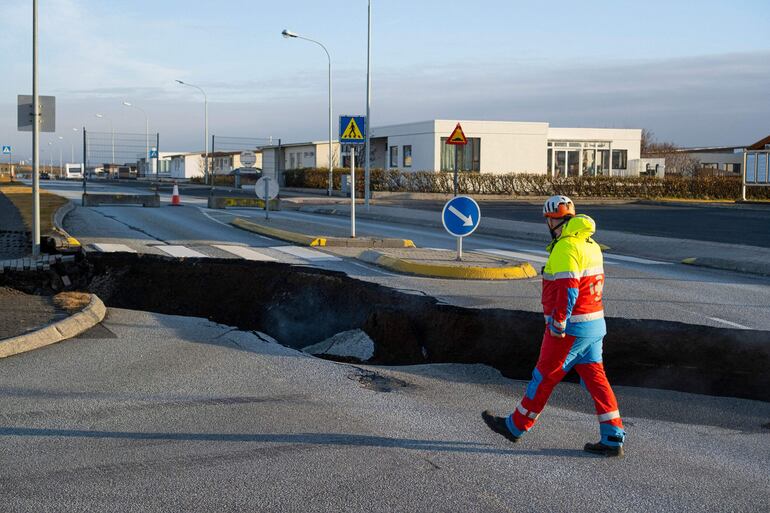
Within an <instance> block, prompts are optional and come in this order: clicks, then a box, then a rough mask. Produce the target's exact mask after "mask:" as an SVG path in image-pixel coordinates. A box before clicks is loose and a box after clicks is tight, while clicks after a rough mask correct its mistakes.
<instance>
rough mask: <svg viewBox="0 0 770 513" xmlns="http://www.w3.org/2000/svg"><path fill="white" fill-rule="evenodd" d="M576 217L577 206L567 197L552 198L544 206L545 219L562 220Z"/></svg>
mask: <svg viewBox="0 0 770 513" xmlns="http://www.w3.org/2000/svg"><path fill="white" fill-rule="evenodd" d="M574 215H575V204H574V203H572V200H571V199H569V198H568V197H567V196H560V195H557V196H551V197H550V198H548V199H547V200H545V204H544V205H543V217H550V218H552V219H562V218H564V217H567V216H574Z"/></svg>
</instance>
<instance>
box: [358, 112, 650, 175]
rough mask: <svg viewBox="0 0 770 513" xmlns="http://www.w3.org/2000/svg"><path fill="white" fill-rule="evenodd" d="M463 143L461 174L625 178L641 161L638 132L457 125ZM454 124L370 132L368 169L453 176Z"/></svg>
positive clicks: (446, 122)
mask: <svg viewBox="0 0 770 513" xmlns="http://www.w3.org/2000/svg"><path fill="white" fill-rule="evenodd" d="M460 123H461V125H462V128H463V131H464V133H465V135H466V137H467V138H468V144H467V145H466V146H459V147H457V148H458V149H457V155H458V160H459V162H460V169H461V170H464V171H478V172H483V173H499V174H503V173H535V174H550V175H556V176H581V175H584V174H585V175H596V174H600V175H610V174H611V175H613V176H618V175H628V174H632V173H633V171H632V167H633V168H635V169H639V168H640V167H641V166H639V165H635V166H631V165H630V163H632V162H635V161H637V160H638V159H639V158H640V147H641V139H642V131H641V129H615V128H553V127H550V126H549V124H548V123H529V122H510V121H467V120H466V121H460ZM455 125H457V121H456V120H455V121H449V120H432V121H424V122H419V123H406V124H400V125H391V126H384V127H374V128H373V129H372V134H371V138H372V139H371V159H372V167H374V168H383V169H399V170H403V171H408V170H412V171H452V170H453V169H454V162H455V147H454V146H450V145H447V144H445V142H446V140H447V139H448V137H449V135H450V134H451V133H452V131H453V130H454V128H455Z"/></svg>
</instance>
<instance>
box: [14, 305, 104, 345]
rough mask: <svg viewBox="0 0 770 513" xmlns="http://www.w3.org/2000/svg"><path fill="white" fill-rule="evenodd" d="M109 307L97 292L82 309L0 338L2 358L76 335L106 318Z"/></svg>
mask: <svg viewBox="0 0 770 513" xmlns="http://www.w3.org/2000/svg"><path fill="white" fill-rule="evenodd" d="M106 314H107V308H106V307H105V306H104V303H102V300H101V299H99V298H98V297H97V296H96V295H95V294H91V300H90V301H89V303H88V305H87V306H86V307H85V308H84V309H83V310H81V311H79V312H77V313H75V314H73V315H71V316H69V317H67V318H66V319H62V320H61V321H58V322H55V323H53V324H49V325H48V326H46V327H44V328H41V329H39V330H36V331H33V332H30V333H25V334H24V335H19V336H17V337H11V338H6V339H3V340H0V358H6V357H8V356H13V355H17V354H20V353H26V352H28V351H32V350H34V349H39V348H41V347H45V346H49V345H51V344H56V343H57V342H61V341H62V340H66V339H68V338H72V337H76V336H78V335H80V334H81V333H83V332H84V331H87V330H89V329H91V328H93V327H94V326H96V325H97V324H99V323H100V322H102V320H104V316H105V315H106Z"/></svg>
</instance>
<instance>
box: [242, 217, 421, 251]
mask: <svg viewBox="0 0 770 513" xmlns="http://www.w3.org/2000/svg"><path fill="white" fill-rule="evenodd" d="M230 224H232V225H233V226H235V227H237V228H240V229H242V230H246V231H249V232H254V233H258V234H259V235H264V236H265V237H271V238H274V239H280V240H285V241H288V242H293V243H295V244H302V245H303V246H316V247H347V248H413V247H415V246H414V242H412V241H411V240H409V239H378V238H370V237H362V238H359V239H347V238H342V237H318V236H313V235H305V234H303V233H297V232H290V231H288V230H281V229H279V228H271V227H269V226H263V225H261V224H257V223H252V222H251V221H246V220H245V219H241V218H240V217H236V218H235V219H233V220H232V221H230Z"/></svg>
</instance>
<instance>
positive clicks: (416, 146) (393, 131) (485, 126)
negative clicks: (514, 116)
mask: <svg viewBox="0 0 770 513" xmlns="http://www.w3.org/2000/svg"><path fill="white" fill-rule="evenodd" d="M460 123H461V124H462V127H463V132H464V133H465V135H466V136H467V137H469V138H470V137H478V138H480V139H481V150H480V151H481V161H480V169H481V172H482V173H511V172H521V173H524V172H526V173H545V172H546V162H547V160H546V136H547V131H548V123H519V122H508V121H461V122H460ZM456 125H457V121H456V120H451V121H450V120H434V121H426V122H420V123H408V124H404V125H392V126H387V127H379V128H375V129H374V130H373V131H372V133H373V134H374V136H375V137H387V138H388V149H387V151H386V154H385V160H386V162H387V164H388V165H389V164H390V147H391V146H398V153H399V155H398V160H399V162H398V166H397V167H398V169H404V168H403V147H404V145H411V146H412V167H411V170H413V171H439V170H440V169H441V151H442V145H441V138H442V137H449V136H450V134H451V133H452V131H453V130H454V128H455V126H456Z"/></svg>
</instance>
